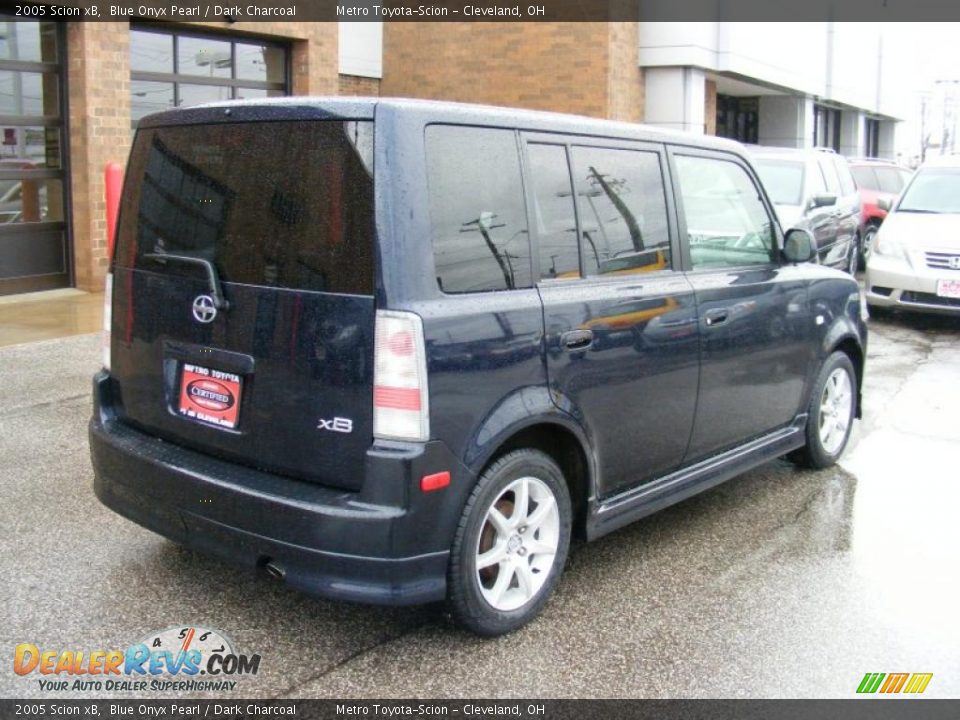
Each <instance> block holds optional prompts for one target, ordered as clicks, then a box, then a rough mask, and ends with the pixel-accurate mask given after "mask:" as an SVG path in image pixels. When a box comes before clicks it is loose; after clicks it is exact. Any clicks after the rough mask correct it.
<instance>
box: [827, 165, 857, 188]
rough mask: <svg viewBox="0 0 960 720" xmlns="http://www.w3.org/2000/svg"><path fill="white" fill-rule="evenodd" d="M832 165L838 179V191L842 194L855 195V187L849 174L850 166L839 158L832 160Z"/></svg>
mask: <svg viewBox="0 0 960 720" xmlns="http://www.w3.org/2000/svg"><path fill="white" fill-rule="evenodd" d="M833 164H834V166H835V167H836V170H837V175H838V176H839V177H840V189H841V190H842V191H843V194H844V195H851V194H852V193H855V192H856V191H857V186H856V184H855V183H854V182H853V175H851V174H850V166H849V165H847V161H846V160H844V159H843V158H841V157H836V158H834V159H833Z"/></svg>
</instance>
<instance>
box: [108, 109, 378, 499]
mask: <svg viewBox="0 0 960 720" xmlns="http://www.w3.org/2000/svg"><path fill="white" fill-rule="evenodd" d="M198 112H199V111H198ZM219 113H220V114H221V115H222V114H223V113H224V111H223V110H220V111H219ZM206 114H207V115H209V111H208V112H207V113H206ZM228 114H229V113H228ZM238 114H240V115H241V116H242V114H243V113H242V112H241V113H238ZM248 115H249V111H248ZM165 117H171V118H173V117H175V114H171V113H168V114H167V115H166V116H165ZM186 117H187V119H189V118H190V115H189V114H187V116H186ZM200 117H201V119H202V118H203V117H204V116H203V114H202V113H201V114H200ZM176 119H177V121H178V123H179V124H170V125H166V126H164V125H153V126H149V125H148V126H147V127H143V128H141V129H140V130H139V131H138V132H137V135H136V139H135V142H134V147H133V150H132V152H131V156H130V162H129V164H128V169H127V179H126V183H125V188H124V200H123V204H122V207H121V215H120V221H119V227H118V245H117V253H116V255H115V267H114V300H113V324H112V369H111V372H112V375H113V377H114V379H115V381H116V383H117V384H118V386H119V391H120V392H119V397H120V399H121V400H120V406H119V408H118V412H119V414H120V418H121V420H122V421H123V422H126V423H128V424H130V425H132V426H135V427H138V428H140V429H142V430H144V431H147V432H149V433H151V434H154V435H156V436H158V437H160V438H163V439H165V440H167V441H169V442H173V443H177V444H179V445H182V446H184V447H189V448H193V449H196V450H199V451H201V452H204V453H208V454H210V455H214V456H217V457H221V458H224V459H228V460H232V461H235V462H239V463H243V464H246V465H249V466H252V467H257V468H261V469H265V470H269V471H273V472H277V473H280V474H285V475H289V476H293V477H298V478H303V479H306V480H310V481H315V482H319V483H323V484H327V485H333V486H340V487H344V488H356V487H359V484H360V480H361V478H362V475H363V463H364V457H365V451H366V449H367V448H368V447H369V445H370V442H371V437H372V397H373V378H372V375H373V369H372V368H373V327H374V314H375V312H374V298H373V287H374V255H375V251H374V243H375V239H374V235H375V230H374V200H373V160H372V158H373V122H372V120H371V119H370V118H361V119H354V118H349V117H347V118H343V117H328V118H325V119H316V118H314V119H298V120H293V119H284V120H273V119H267V120H263V119H256V120H253V121H250V120H242V121H223V120H219V119H218V120H217V121H216V122H212V121H211V122H195V123H185V122H184V120H183V116H177V117H176Z"/></svg>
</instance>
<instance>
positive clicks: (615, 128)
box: [90, 98, 866, 635]
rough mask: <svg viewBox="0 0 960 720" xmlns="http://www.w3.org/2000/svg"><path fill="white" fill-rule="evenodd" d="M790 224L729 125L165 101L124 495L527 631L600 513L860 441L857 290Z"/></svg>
mask: <svg viewBox="0 0 960 720" xmlns="http://www.w3.org/2000/svg"><path fill="white" fill-rule="evenodd" d="M775 218H776V215H775V214H774V210H773V207H772V206H771V204H770V201H769V199H768V198H767V196H766V194H765V193H764V191H763V188H762V186H761V184H760V182H759V180H758V178H757V174H756V172H755V170H754V168H753V166H752V165H751V162H750V160H749V159H748V157H747V156H746V154H745V153H744V151H743V149H742V148H741V146H740V145H738V144H736V143H733V142H729V141H724V140H720V139H716V138H709V137H699V136H693V135H686V134H678V133H669V132H665V131H659V130H654V129H650V128H644V127H642V126H637V125H629V124H621V123H614V122H607V121H600V120H592V119H587V118H582V117H572V116H563V115H553V114H547V113H534V112H524V111H518V110H507V109H499V108H489V107H478V106H468V105H455V104H448V103H430V102H416V101H406V100H390V99H381V100H375V99H374V100H355V99H351V100H346V99H327V98H318V99H309V98H289V99H283V100H275V101H263V102H252V103H251V102H239V103H224V104H218V105H208V106H202V107H198V108H193V109H187V110H172V111H169V112H164V113H160V114H156V115H152V116H150V117H148V118H146V119H145V120H143V121H142V122H141V124H140V126H139V129H138V131H137V134H136V139H135V142H134V145H133V150H132V152H131V154H130V159H129V164H128V168H127V174H126V185H125V187H124V196H123V202H122V207H121V212H120V219H119V223H118V230H117V242H116V250H115V254H114V257H113V259H112V263H111V267H110V274H109V276H108V292H107V303H108V305H107V313H106V323H105V325H106V328H105V329H106V333H105V345H104V368H103V370H102V371H101V372H100V373H98V374H97V376H96V378H95V379H94V402H95V407H94V413H93V420H92V422H91V424H90V445H91V453H92V457H93V465H94V468H95V475H96V480H95V490H96V493H97V496H98V497H99V498H100V500H101V501H102V502H103V503H104V504H105V505H107V506H108V507H110V508H112V509H113V510H115V511H116V512H118V513H120V514H122V515H124V516H126V517H128V518H130V519H131V520H134V521H135V522H137V523H140V524H141V525H143V526H145V527H147V528H149V529H151V530H154V531H156V532H158V533H160V534H162V535H165V536H167V537H169V538H172V539H173V540H175V541H177V542H180V543H183V544H184V545H187V546H190V547H193V548H197V549H199V550H201V551H203V552H207V553H210V554H212V555H216V556H219V557H221V558H223V559H224V560H227V561H231V562H234V563H240V564H242V565H246V566H249V567H251V568H258V569H261V570H262V571H264V572H265V573H267V574H269V575H270V576H273V577H274V578H278V579H281V580H282V581H284V582H286V583H289V584H290V585H291V586H293V587H296V588H299V589H302V590H304V591H307V592H310V593H315V594H317V595H322V596H326V597H331V598H338V599H343V600H352V601H361V602H368V603H382V604H408V603H426V602H433V601H439V600H446V601H447V603H448V605H449V608H450V611H451V612H452V614H453V616H454V617H455V618H456V619H457V620H458V621H459V622H460V623H462V624H463V625H465V626H466V627H468V628H470V629H472V630H473V631H475V632H478V633H481V634H484V635H496V634H500V633H504V632H508V631H511V630H514V629H516V628H518V627H520V626H522V625H523V624H524V623H526V622H528V621H529V620H531V619H532V618H533V617H535V616H536V614H537V613H538V612H539V611H540V609H541V608H542V607H543V605H544V604H545V603H546V602H547V600H548V598H549V596H550V594H551V592H552V590H553V589H554V587H555V585H556V583H557V581H558V579H559V576H560V574H561V571H562V570H563V566H564V562H565V560H566V556H567V549H568V546H569V542H570V536H571V533H572V532H574V531H578V532H580V533H582V534H583V535H585V537H586V538H587V539H593V538H597V537H599V536H601V535H603V534H605V533H608V532H611V531H612V530H615V529H617V528H619V527H622V526H623V525H625V524H627V523H629V522H632V521H634V520H636V519H638V518H641V517H643V516H645V515H648V514H650V513H652V512H654V511H656V510H659V509H660V508H663V507H665V506H667V505H670V504H672V503H676V502H678V501H680V500H683V499H684V498H687V497H689V496H691V495H693V494H695V493H698V492H700V491H702V490H704V489H706V488H709V487H711V486H713V485H716V484H717V483H719V482H722V481H723V480H726V479H728V478H730V477H732V476H734V475H736V474H738V473H741V472H743V471H744V470H747V469H748V468H751V467H753V466H756V465H759V464H761V463H764V462H767V461H769V460H771V459H773V458H776V457H778V456H781V455H784V454H788V453H789V454H791V457H793V458H795V459H796V460H797V461H798V462H800V463H802V464H805V465H807V466H810V467H825V466H827V465H830V464H831V463H833V462H835V461H836V460H837V458H838V457H839V456H840V454H841V453H842V452H843V450H844V447H845V445H846V443H847V439H848V437H849V434H850V429H851V424H852V422H853V419H854V417H859V415H860V388H861V385H862V379H863V367H864V354H865V345H866V328H865V325H864V321H863V314H862V309H861V302H860V295H859V292H858V288H857V285H856V283H855V282H854V280H853V279H851V278H850V277H849V276H847V275H844V274H842V273H840V272H839V271H836V270H832V269H829V268H824V267H820V266H818V265H815V264H812V263H810V262H809V260H811V258H813V257H814V255H815V252H816V248H815V247H813V241H812V239H811V237H810V236H809V235H808V234H807V233H806V232H804V231H803V230H794V231H791V232H789V233H788V234H787V236H786V237H784V236H783V234H782V231H781V229H780V227H779V226H778V224H777V221H776V219H775Z"/></svg>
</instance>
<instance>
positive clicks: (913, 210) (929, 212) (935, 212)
mask: <svg viewBox="0 0 960 720" xmlns="http://www.w3.org/2000/svg"><path fill="white" fill-rule="evenodd" d="M897 212H908V213H922V214H924V215H939V214H940V211H939V210H924V209H923V208H903V207H901V208H897Z"/></svg>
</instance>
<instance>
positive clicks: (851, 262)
mask: <svg viewBox="0 0 960 720" xmlns="http://www.w3.org/2000/svg"><path fill="white" fill-rule="evenodd" d="M859 269H860V235H859V234H857V235H854V236H853V240H852V241H851V242H850V252H849V253H847V272H848V273H849V274H850V275H851V276H853V277H856V275H857V270H859Z"/></svg>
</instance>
